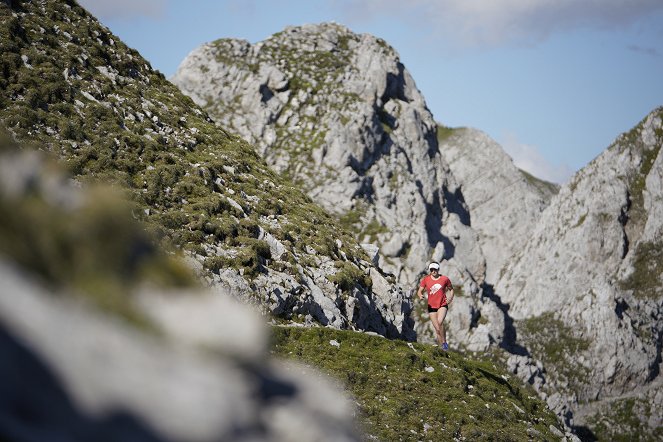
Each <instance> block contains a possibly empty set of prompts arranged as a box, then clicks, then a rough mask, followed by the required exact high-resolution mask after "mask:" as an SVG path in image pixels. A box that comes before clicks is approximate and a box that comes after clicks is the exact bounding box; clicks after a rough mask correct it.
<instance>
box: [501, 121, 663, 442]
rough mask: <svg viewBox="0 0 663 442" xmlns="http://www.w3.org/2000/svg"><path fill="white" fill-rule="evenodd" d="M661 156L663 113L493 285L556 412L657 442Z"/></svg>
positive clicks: (582, 184)
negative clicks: (538, 369) (541, 371)
mask: <svg viewBox="0 0 663 442" xmlns="http://www.w3.org/2000/svg"><path fill="white" fill-rule="evenodd" d="M662 145H663V109H661V108H659V109H657V110H655V111H653V112H652V113H651V114H649V115H648V116H647V117H646V118H645V119H644V120H643V121H642V122H641V123H640V124H638V126H637V127H635V128H634V129H633V130H631V131H630V132H628V133H625V134H623V135H620V136H619V137H618V138H617V139H616V140H615V142H614V143H613V144H612V145H611V146H610V147H609V148H608V149H607V150H606V151H605V152H603V153H602V154H601V155H600V156H598V157H597V158H596V159H595V160H593V161H592V162H591V163H590V164H589V165H588V166H586V167H585V168H583V169H582V170H581V171H580V172H578V173H577V174H576V175H575V176H574V177H573V179H572V180H571V181H570V182H569V184H567V185H565V186H563V187H562V188H561V190H560V192H559V194H558V195H557V196H555V197H554V198H553V199H552V201H551V203H550V205H549V207H548V208H547V209H546V210H545V211H544V212H543V213H542V215H541V217H540V220H539V222H538V223H537V225H536V226H535V227H534V229H533V230H532V232H531V234H530V236H529V238H528V240H527V241H526V243H525V244H524V245H523V246H522V247H521V249H520V250H519V251H518V252H517V253H516V254H515V256H514V258H513V259H512V260H511V262H510V263H509V264H508V266H507V267H506V270H505V272H504V274H503V276H502V278H501V279H500V280H499V281H498V283H497V284H496V286H495V292H496V293H497V294H498V295H499V297H500V298H501V301H502V302H503V303H504V304H505V305H507V306H508V314H509V316H510V317H512V318H513V319H514V320H515V324H516V329H517V331H518V341H520V342H521V343H523V344H524V345H525V346H526V347H527V348H528V349H529V351H530V352H531V355H532V356H533V357H534V358H535V359H537V360H538V361H540V363H542V364H543V366H544V369H545V385H543V386H542V390H543V391H544V392H545V393H546V394H548V395H549V404H551V405H552V406H554V407H556V408H558V409H559V408H560V407H562V406H566V407H568V409H569V410H571V411H573V412H575V415H576V416H577V421H576V424H582V425H588V426H590V427H591V428H594V429H597V428H598V429H599V430H600V431H603V432H604V433H603V434H604V436H605V437H607V438H612V437H614V435H615V434H618V433H620V432H622V433H628V432H629V431H636V432H638V433H639V434H642V435H643V437H645V438H646V437H656V436H655V435H658V436H659V437H660V428H661V424H662V421H661V416H663V390H662V389H661V378H660V368H661V366H660V364H661V347H662V336H663V320H662V319H663V317H662V314H663V255H662V254H661V253H662V252H661V251H662V250H663V241H662V240H661V238H663V216H662V215H663V193H662V190H663V188H662V183H663V179H662V174H663V153H661V146H662ZM599 410H600V411H601V412H602V413H606V412H607V413H608V416H609V417H607V418H606V417H605V415H604V416H603V417H601V415H600V413H599V414H595V413H596V412H597V411H599ZM618 410H620V411H619V413H620V414H621V418H618V419H616V420H617V421H619V422H618V423H614V422H613V423H611V424H610V425H611V426H610V425H607V422H608V421H610V420H611V419H615V417H616V416H617V414H618V413H617V411H618ZM597 431H598V430H597Z"/></svg>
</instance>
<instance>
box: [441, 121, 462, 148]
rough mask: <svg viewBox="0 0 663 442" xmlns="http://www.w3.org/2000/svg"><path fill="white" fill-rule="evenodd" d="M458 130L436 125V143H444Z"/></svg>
mask: <svg viewBox="0 0 663 442" xmlns="http://www.w3.org/2000/svg"><path fill="white" fill-rule="evenodd" d="M459 129H460V128H456V127H448V126H445V125H443V124H439V123H438V125H437V142H438V143H442V142H443V141H445V140H446V139H447V138H449V137H451V136H452V135H453V134H454V133H455V132H456V131H457V130H459Z"/></svg>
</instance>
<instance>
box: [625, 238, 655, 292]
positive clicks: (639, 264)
mask: <svg viewBox="0 0 663 442" xmlns="http://www.w3.org/2000/svg"><path fill="white" fill-rule="evenodd" d="M634 253H635V255H634V256H635V259H634V260H633V268H634V270H633V273H631V274H630V275H629V276H628V277H627V278H626V279H625V280H623V281H620V282H619V287H620V288H621V289H622V290H633V295H634V296H635V297H636V298H639V299H651V300H656V299H660V296H661V292H662V291H663V283H662V281H661V275H663V244H661V243H654V242H641V243H638V245H637V246H636V248H635V252H634Z"/></svg>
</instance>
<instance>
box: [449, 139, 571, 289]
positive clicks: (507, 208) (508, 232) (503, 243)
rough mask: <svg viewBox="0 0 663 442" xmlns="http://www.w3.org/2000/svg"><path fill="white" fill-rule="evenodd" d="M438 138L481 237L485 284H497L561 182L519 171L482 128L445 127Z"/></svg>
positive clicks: (475, 228)
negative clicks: (543, 179) (552, 181)
mask: <svg viewBox="0 0 663 442" xmlns="http://www.w3.org/2000/svg"><path fill="white" fill-rule="evenodd" d="M438 139H439V145H440V153H441V155H442V158H444V160H445V161H446V162H447V163H448V164H449V167H450V168H451V171H452V173H453V174H454V176H455V177H456V179H457V180H458V182H459V183H460V184H461V189H462V191H463V198H464V200H465V203H466V204H467V207H468V208H469V213H470V216H471V218H472V228H473V229H474V230H475V231H476V232H477V233H478V235H479V242H480V244H481V249H482V251H483V255H484V256H485V258H486V282H487V283H489V284H494V283H496V282H497V279H498V278H499V276H500V271H501V270H502V269H503V267H504V266H505V265H506V264H508V262H509V258H510V257H511V255H513V254H514V253H515V252H517V251H519V250H520V249H521V248H522V247H523V245H524V244H525V243H526V242H527V240H528V239H529V237H530V235H531V232H532V230H533V228H534V226H535V225H536V223H537V221H538V220H539V218H540V216H541V212H542V211H543V210H544V209H545V208H546V207H547V206H548V204H549V203H550V199H551V198H552V197H553V196H554V195H555V194H556V193H557V191H558V190H559V186H557V185H556V184H553V183H548V182H546V181H542V180H539V179H537V178H536V177H533V176H532V175H530V174H528V173H527V172H524V171H522V170H520V169H518V168H517V167H516V166H515V165H514V164H513V160H512V159H511V157H509V156H508V155H507V154H506V152H505V151H504V149H503V148H502V147H501V146H500V145H499V144H497V143H496V142H495V141H494V140H492V139H491V138H490V137H488V136H487V135H486V134H484V133H483V132H481V131H479V130H476V129H471V128H459V129H451V128H446V127H443V126H440V128H439V130H438Z"/></svg>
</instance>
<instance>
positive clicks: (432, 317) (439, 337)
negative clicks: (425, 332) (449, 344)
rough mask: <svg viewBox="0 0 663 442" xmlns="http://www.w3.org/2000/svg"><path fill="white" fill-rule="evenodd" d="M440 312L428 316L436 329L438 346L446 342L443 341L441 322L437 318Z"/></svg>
mask: <svg viewBox="0 0 663 442" xmlns="http://www.w3.org/2000/svg"><path fill="white" fill-rule="evenodd" d="M438 312H439V310H438V311H437V312H431V313H429V314H428V316H429V317H430V322H431V323H432V324H433V328H434V329H435V335H436V338H437V342H438V344H440V345H442V343H443V342H444V341H443V340H442V334H441V333H440V322H439V320H438V318H437V314H438Z"/></svg>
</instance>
